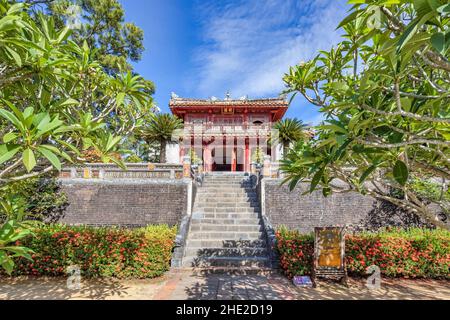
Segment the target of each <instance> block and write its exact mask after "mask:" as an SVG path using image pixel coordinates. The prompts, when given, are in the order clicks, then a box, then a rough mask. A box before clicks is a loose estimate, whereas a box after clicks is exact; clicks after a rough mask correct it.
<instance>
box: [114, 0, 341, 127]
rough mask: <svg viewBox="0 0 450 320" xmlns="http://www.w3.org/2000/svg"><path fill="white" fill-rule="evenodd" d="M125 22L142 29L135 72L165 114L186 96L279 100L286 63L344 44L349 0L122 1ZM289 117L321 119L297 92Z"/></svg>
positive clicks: (314, 108) (303, 59)
mask: <svg viewBox="0 0 450 320" xmlns="http://www.w3.org/2000/svg"><path fill="white" fill-rule="evenodd" d="M120 1H121V2H122V4H123V7H124V9H125V13H126V20H127V21H131V22H134V23H136V24H137V25H138V26H139V27H141V28H142V29H143V30H144V34H145V39H144V45H145V48H146V50H145V52H144V54H143V56H142V60H141V61H140V62H138V63H136V64H135V70H136V71H137V72H139V73H140V74H142V75H143V76H144V77H146V78H147V79H150V80H152V81H154V82H155V85H156V94H155V100H156V103H157V104H158V106H159V107H160V108H161V109H162V111H163V112H168V111H169V109H168V102H169V98H170V93H171V92H172V91H173V92H175V93H176V94H178V95H179V96H181V97H192V98H208V97H210V96H216V97H219V98H223V97H224V95H225V93H226V92H227V91H228V90H230V93H231V96H232V97H235V98H239V97H241V96H244V95H248V96H249V98H261V97H276V96H278V94H279V93H280V92H281V91H282V90H283V82H282V76H283V74H284V73H285V72H287V71H288V70H289V66H292V65H295V64H297V63H299V62H300V61H306V60H308V59H310V58H312V57H314V56H315V54H316V53H317V52H318V50H322V49H329V48H330V47H331V46H332V45H333V44H335V43H337V42H338V41H339V34H340V31H339V30H338V31H336V30H335V28H336V26H337V25H338V24H339V22H340V21H341V20H342V19H343V18H344V17H345V15H346V11H347V10H348V8H349V7H348V5H347V4H346V1H345V0H311V1H304V0H235V1H231V0H224V1H217V0H192V1H189V0H120ZM286 116H287V117H297V118H299V119H302V120H304V121H305V122H306V123H317V122H318V121H319V120H320V115H319V113H318V112H317V107H315V106H312V105H310V104H309V103H308V102H307V101H305V100H304V99H303V98H302V97H300V96H297V97H296V98H295V99H294V101H293V103H292V104H291V106H290V108H289V110H288V112H287V115H286Z"/></svg>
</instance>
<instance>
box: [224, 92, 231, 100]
mask: <svg viewBox="0 0 450 320" xmlns="http://www.w3.org/2000/svg"><path fill="white" fill-rule="evenodd" d="M229 100H231V97H230V90H228V91H227V94H226V95H225V101H229Z"/></svg>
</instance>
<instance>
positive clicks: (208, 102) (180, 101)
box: [169, 97, 288, 107]
mask: <svg viewBox="0 0 450 320" xmlns="http://www.w3.org/2000/svg"><path fill="white" fill-rule="evenodd" d="M229 105H234V106H238V105H240V106H268V107H269V106H286V107H287V106H288V102H287V101H286V99H284V98H282V97H278V98H266V99H226V100H212V99H191V98H179V97H177V98H172V99H170V102H169V106H171V107H172V106H174V107H176V106H180V107H181V106H229Z"/></svg>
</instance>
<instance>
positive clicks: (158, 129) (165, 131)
mask: <svg viewBox="0 0 450 320" xmlns="http://www.w3.org/2000/svg"><path fill="white" fill-rule="evenodd" d="M182 128H183V121H182V120H181V119H179V118H178V117H176V116H174V115H171V114H168V113H156V114H153V115H151V116H150V118H149V119H148V121H147V122H146V124H145V126H143V127H142V128H141V136H142V138H143V139H144V140H145V141H147V143H148V144H151V143H154V142H158V143H159V144H160V156H159V157H160V162H161V163H165V162H166V144H167V142H168V141H171V140H172V138H173V135H174V134H175V133H176V131H177V130H180V129H182Z"/></svg>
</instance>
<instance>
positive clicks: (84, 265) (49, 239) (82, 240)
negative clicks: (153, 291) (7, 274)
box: [13, 225, 176, 278]
mask: <svg viewBox="0 0 450 320" xmlns="http://www.w3.org/2000/svg"><path fill="white" fill-rule="evenodd" d="M175 236H176V227H172V228H170V227H168V226H166V225H157V226H148V227H146V228H141V229H119V228H94V227H71V226H64V225H43V226H41V227H39V228H37V229H36V230H35V231H34V235H33V236H30V237H28V238H26V239H24V240H23V241H22V243H17V244H18V245H23V246H25V247H28V248H30V249H32V250H33V251H34V252H35V254H34V255H33V256H32V257H33V261H29V260H26V259H24V258H19V259H17V260H16V268H15V271H14V272H13V275H34V276H63V275H66V271H67V267H69V266H73V265H77V266H79V268H80V270H81V274H82V275H83V276H86V277H117V278H152V277H157V276H160V275H161V274H163V273H164V272H166V271H167V270H168V269H169V267H170V259H171V255H172V248H173V245H174V239H175Z"/></svg>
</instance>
